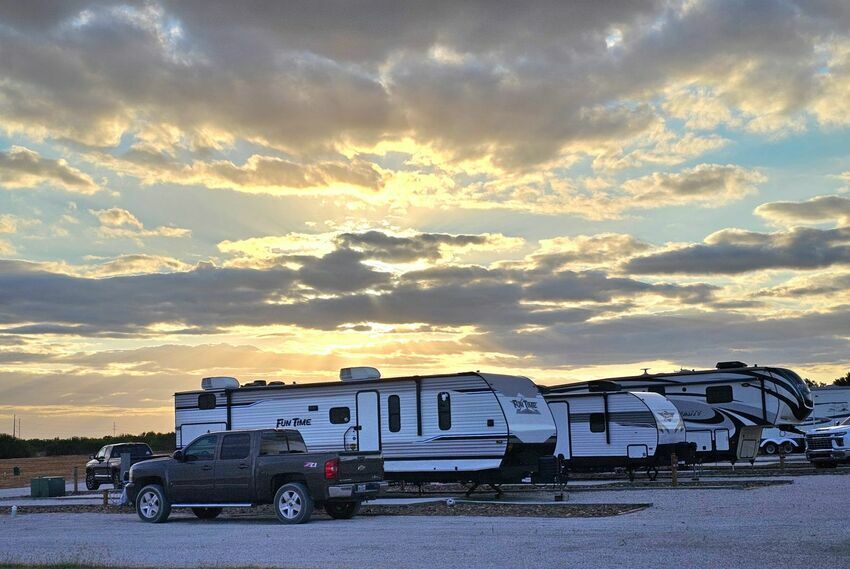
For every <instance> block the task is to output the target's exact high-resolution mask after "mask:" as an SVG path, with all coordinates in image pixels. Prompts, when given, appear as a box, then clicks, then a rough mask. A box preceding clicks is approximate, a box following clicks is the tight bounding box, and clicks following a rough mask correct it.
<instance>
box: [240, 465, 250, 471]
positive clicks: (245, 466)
mask: <svg viewBox="0 0 850 569" xmlns="http://www.w3.org/2000/svg"><path fill="white" fill-rule="evenodd" d="M246 468H248V465H247V464H240V465H239V470H245V469H246Z"/></svg>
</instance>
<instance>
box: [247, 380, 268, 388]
mask: <svg viewBox="0 0 850 569" xmlns="http://www.w3.org/2000/svg"><path fill="white" fill-rule="evenodd" d="M265 386H266V380H265V379H255V380H254V381H252V382H250V383H246V384H245V385H243V386H242V387H265Z"/></svg>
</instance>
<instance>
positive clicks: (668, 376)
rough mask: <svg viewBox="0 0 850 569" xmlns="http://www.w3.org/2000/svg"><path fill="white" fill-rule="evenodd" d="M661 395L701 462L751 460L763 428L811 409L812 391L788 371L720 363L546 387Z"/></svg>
mask: <svg viewBox="0 0 850 569" xmlns="http://www.w3.org/2000/svg"><path fill="white" fill-rule="evenodd" d="M606 384H614V385H615V386H617V387H619V388H620V389H622V390H623V391H649V392H655V393H658V394H661V395H664V396H665V397H667V398H668V399H669V400H670V401H672V402H673V404H674V405H675V406H676V408H678V409H679V412H680V413H681V415H682V419H683V420H684V422H685V429H686V432H687V440H688V442H692V443H695V444H696V457H697V459H699V460H702V461H714V460H718V461H721V460H722V461H725V460H728V461H731V462H733V463H734V462H736V461H738V460H749V461H752V460H755V457H756V455H757V454H758V449H759V442H760V441H761V433H762V429H763V428H764V427H772V426H778V427H781V428H785V430H790V429H793V428H794V427H795V426H796V425H799V424H800V423H802V422H803V421H805V420H806V418H807V417H808V416H809V415H810V414H811V412H812V407H813V402H812V394H811V392H810V391H809V388H808V386H807V385H806V383H805V382H804V381H803V380H802V379H800V376H798V375H797V374H796V373H794V372H793V371H791V370H788V369H783V368H776V367H758V366H747V365H746V364H744V363H741V362H720V363H718V364H717V368H716V369H712V370H700V371H697V370H681V371H678V372H674V373H655V374H650V373H644V374H643V375H638V376H632V377H618V378H612V379H605V380H596V381H587V382H581V383H573V384H568V385H563V386H559V387H556V388H550V389H548V390H547V397H550V398H551V397H552V396H554V395H555V394H570V393H582V392H591V391H594V390H605V389H608V387H606Z"/></svg>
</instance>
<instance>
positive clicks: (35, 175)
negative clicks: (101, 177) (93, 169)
mask: <svg viewBox="0 0 850 569" xmlns="http://www.w3.org/2000/svg"><path fill="white" fill-rule="evenodd" d="M42 184H45V185H48V186H53V187H58V188H61V189H64V190H67V191H69V192H77V193H81V194H92V193H94V192H97V191H98V190H99V189H100V188H98V186H97V184H95V182H94V180H92V179H91V177H90V176H89V175H88V174H85V173H84V172H81V171H80V170H78V169H76V168H74V167H72V166H69V165H68V163H67V162H66V161H65V160H63V159H59V160H53V159H51V158H44V157H42V156H40V155H39V154H38V153H37V152H34V151H32V150H29V149H28V148H23V147H21V146H13V147H12V148H11V149H10V150H9V151H8V152H4V151H2V150H0V187H6V188H33V187H36V186H39V185H42Z"/></svg>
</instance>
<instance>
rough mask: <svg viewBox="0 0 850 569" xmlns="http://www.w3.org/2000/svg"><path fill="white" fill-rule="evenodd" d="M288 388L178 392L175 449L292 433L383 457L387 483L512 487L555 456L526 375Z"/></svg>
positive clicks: (231, 382) (354, 375)
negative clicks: (225, 436)
mask: <svg viewBox="0 0 850 569" xmlns="http://www.w3.org/2000/svg"><path fill="white" fill-rule="evenodd" d="M340 379H341V381H333V382H322V383H305V384H299V385H295V384H284V383H283V382H275V381H272V382H269V383H266V382H265V381H255V382H251V383H248V384H245V385H241V386H240V385H239V382H238V381H237V380H236V379H234V378H206V379H204V380H203V382H202V389H201V390H200V391H188V392H183V393H176V394H175V396H174V404H175V426H176V431H177V447H178V448H181V447H183V446H185V445H187V444H188V443H190V442H191V441H192V439H194V438H195V437H197V436H199V435H201V434H204V433H207V432H212V431H223V430H232V429H262V428H293V429H298V430H299V431H300V432H301V434H302V436H303V437H304V440H305V442H306V443H307V446H308V447H309V448H310V449H313V450H315V451H317V452H322V451H340V450H350V451H355V450H356V451H359V452H376V453H378V452H380V453H382V454H383V458H384V470H385V473H386V474H385V475H386V478H387V479H388V480H399V481H411V482H430V481H441V482H451V481H460V482H472V483H485V484H499V483H506V482H518V481H520V480H522V479H523V478H524V477H526V476H528V475H530V474H533V473H535V472H536V471H537V470H538V464H539V461H540V459H541V458H544V457H550V456H551V455H552V452H553V450H554V448H555V423H554V421H553V420H552V414H551V413H550V412H549V407H548V406H547V405H546V402H545V400H544V399H543V396H542V395H541V394H540V391H539V389H538V388H537V386H535V385H534V383H532V382H531V380H529V379H528V378H526V377H520V376H510V375H499V374H491V373H479V372H467V373H457V374H446V375H422V376H411V377H396V378H387V379H381V377H380V373H379V372H378V370H376V369H374V368H362V367H361V368H345V369H343V370H342V371H341V372H340Z"/></svg>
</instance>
